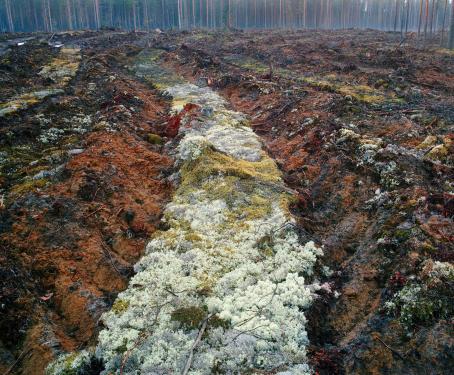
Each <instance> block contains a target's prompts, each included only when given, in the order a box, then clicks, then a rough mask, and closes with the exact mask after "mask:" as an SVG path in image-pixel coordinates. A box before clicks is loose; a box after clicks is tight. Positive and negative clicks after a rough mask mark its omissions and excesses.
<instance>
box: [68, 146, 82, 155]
mask: <svg viewBox="0 0 454 375" xmlns="http://www.w3.org/2000/svg"><path fill="white" fill-rule="evenodd" d="M84 151H85V150H84V149H83V148H75V149H72V150H69V151H68V155H69V156H74V155H79V154H81V153H82V152H84Z"/></svg>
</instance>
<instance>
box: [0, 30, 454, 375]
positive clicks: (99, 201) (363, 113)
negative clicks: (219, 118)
mask: <svg viewBox="0 0 454 375" xmlns="http://www.w3.org/2000/svg"><path fill="white" fill-rule="evenodd" d="M50 37H51V36H50V35H45V34H30V35H2V36H0V103H1V104H0V113H1V114H2V115H1V116H0V198H1V201H0V206H1V207H0V259H1V262H0V283H1V284H0V369H1V371H3V372H5V373H10V374H12V373H17V374H42V373H43V372H44V368H45V366H46V364H47V363H48V362H49V361H50V360H51V359H52V358H54V356H55V355H57V354H58V353H60V352H64V351H72V350H75V349H80V348H83V347H86V346H88V345H90V344H93V343H94V342H95V340H96V334H97V332H98V330H99V328H100V327H99V324H98V319H99V317H100V315H101V314H102V312H104V311H106V310H107V309H109V308H110V307H111V305H112V303H113V300H114V298H115V296H116V294H117V293H118V292H119V291H121V290H123V289H124V288H125V287H126V285H127V281H128V279H129V277H130V276H131V275H132V272H133V270H132V266H133V264H134V263H135V262H136V261H137V260H138V259H139V258H140V256H141V254H142V252H143V250H144V245H145V243H146V241H147V239H148V238H149V237H150V235H151V234H152V233H153V232H154V231H155V230H156V229H158V228H159V226H160V218H161V214H162V209H163V207H164V205H165V203H166V202H167V201H168V200H169V198H170V197H171V195H172V191H173V189H174V186H173V185H172V178H171V175H172V173H173V170H172V168H173V167H172V166H173V162H172V158H171V156H170V155H171V153H172V150H171V147H169V146H168V145H169V144H170V143H168V145H167V146H166V142H167V141H168V140H170V139H171V138H172V137H173V136H174V135H175V134H174V131H173V127H174V125H175V123H174V122H175V119H174V118H173V117H171V116H170V115H169V113H168V109H169V98H166V97H164V96H162V95H160V93H159V91H158V90H156V89H155V87H154V86H153V83H152V82H141V81H140V79H138V78H136V77H135V76H134V75H133V74H132V72H131V70H130V67H131V66H132V64H133V62H134V59H135V57H136V56H137V55H138V54H139V53H140V52H142V51H143V50H144V49H150V50H152V51H158V52H159V53H158V54H157V55H156V56H158V59H159V62H160V64H162V65H163V66H165V67H167V68H169V69H171V70H174V71H176V72H178V73H179V74H181V75H183V76H184V77H185V78H186V79H187V80H189V81H193V82H196V83H198V84H199V85H209V86H211V87H213V88H214V89H216V90H218V91H219V92H220V93H221V94H222V95H223V96H224V97H225V98H226V99H227V100H228V101H229V103H230V105H231V106H232V108H234V109H236V110H239V111H241V112H244V113H246V114H248V115H249V116H250V118H251V126H252V127H253V129H254V131H255V132H256V133H257V134H258V135H260V136H261V138H262V140H263V143H264V145H265V147H266V149H267V151H268V153H269V154H270V156H272V157H273V158H274V159H275V160H276V161H277V163H278V165H279V167H280V168H281V170H282V172H283V173H284V176H285V180H286V182H287V184H288V186H290V187H291V188H292V189H294V191H295V194H296V196H297V199H296V200H295V202H296V203H295V204H294V206H293V214H294V215H295V217H296V219H297V221H298V228H299V230H300V232H301V236H302V238H306V239H313V240H315V241H316V242H317V243H318V244H320V245H323V246H324V252H325V256H324V258H323V264H324V265H325V266H326V267H329V269H327V268H323V269H320V270H319V274H318V277H319V278H320V280H321V282H322V283H323V285H324V288H323V289H322V291H321V292H320V296H319V298H318V299H317V301H316V303H315V304H314V305H313V307H312V308H311V310H310V311H308V312H307V316H308V320H309V327H308V330H309V338H310V341H311V347H310V353H309V358H310V362H311V364H312V365H313V367H314V369H315V370H316V371H317V373H318V374H330V375H335V374H448V373H450V369H451V368H452V366H453V365H454V355H453V338H452V337H453V325H452V323H453V297H454V294H453V283H454V271H453V269H452V262H453V260H454V255H453V254H454V253H453V251H454V248H453V247H454V246H453V239H454V238H453V233H454V231H453V229H454V225H453V215H454V194H453V192H454V189H453V181H454V180H453V167H454V157H453V151H454V143H453V142H454V132H453V130H454V54H453V53H452V51H451V52H450V51H447V50H443V49H440V48H439V47H438V45H437V41H436V40H434V41H432V42H428V43H427V44H426V45H422V44H421V43H420V42H418V41H417V40H416V39H415V38H414V37H410V38H409V39H407V40H406V41H405V42H404V43H401V42H400V40H399V36H398V35H397V34H393V33H384V32H375V31H346V32H343V33H340V32H327V31H326V32H315V31H298V32H296V31H295V32H293V31H292V32H290V31H286V32H284V31H279V32H277V31H276V32H271V31H267V32H247V33H243V32H240V31H236V32H233V31H232V32H198V31H194V32H182V33H173V32H169V33H157V32H153V33H135V34H134V33H123V32H118V31H102V32H75V33H66V34H59V35H55V36H54V37H53V38H52V39H51V40H50V42H49V39H50ZM19 38H20V39H19ZM19 42H25V44H23V45H20V46H19V45H18V43H19ZM56 42H62V43H63V44H64V45H65V46H64V48H73V49H72V50H71V51H70V53H69V52H68V54H67V56H69V57H68V58H67V60H64V59H63V58H62V56H63V54H62V51H61V48H58V47H56V46H55V45H56ZM79 49H80V51H78V50H79ZM79 55H80V57H79ZM74 56H76V57H77V58H74ZM68 59H69V60H68ZM44 67H51V68H48V69H44V70H43V68H44ZM49 69H50V71H51V72H52V74H46V72H48V71H49ZM72 69H73V70H74V74H72V73H71V72H72ZM52 90H53V91H52ZM44 91H45V92H46V95H45V96H44V97H41V96H43V95H42V94H39V95H38V97H36V95H35V94H36V92H39V93H42V92H44ZM30 93H35V94H34V95H33V96H32V97H31V96H30ZM40 95H41V96H40ZM18 101H19V102H18ZM17 103H19V104H20V105H19V106H18V107H17Z"/></svg>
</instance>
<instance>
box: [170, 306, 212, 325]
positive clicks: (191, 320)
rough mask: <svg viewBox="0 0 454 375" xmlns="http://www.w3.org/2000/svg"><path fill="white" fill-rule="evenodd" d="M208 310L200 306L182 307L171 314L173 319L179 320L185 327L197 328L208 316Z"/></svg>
mask: <svg viewBox="0 0 454 375" xmlns="http://www.w3.org/2000/svg"><path fill="white" fill-rule="evenodd" d="M206 316H207V312H206V311H205V310H204V309H202V308H201V307H198V306H191V307H182V308H180V309H176V310H174V311H173V312H172V314H171V319H172V320H173V321H175V322H179V323H180V324H181V325H182V326H183V327H184V328H185V329H188V330H191V329H196V328H198V327H199V326H200V324H201V323H202V321H203V320H204V319H205V318H206Z"/></svg>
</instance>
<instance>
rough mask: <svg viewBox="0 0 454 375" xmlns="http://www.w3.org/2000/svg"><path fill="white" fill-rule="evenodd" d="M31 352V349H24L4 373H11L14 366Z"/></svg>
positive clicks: (6, 374)
mask: <svg viewBox="0 0 454 375" xmlns="http://www.w3.org/2000/svg"><path fill="white" fill-rule="evenodd" d="M30 352H31V349H24V350H23V351H22V352H21V353H20V354H19V357H17V359H16V361H15V362H14V363H13V364H12V365H11V367H10V368H9V369H8V370H6V372H5V373H4V375H8V374H10V373H11V371H13V369H14V367H16V366H17V364H19V363H20V361H22V359H23V358H24V357H25V356H26V355H27V354H28V353H30Z"/></svg>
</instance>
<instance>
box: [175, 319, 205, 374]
mask: <svg viewBox="0 0 454 375" xmlns="http://www.w3.org/2000/svg"><path fill="white" fill-rule="evenodd" d="M210 318H211V315H210V316H208V317H207V318H205V320H204V321H203V323H202V326H201V327H200V330H199V334H198V335H197V338H196V339H195V341H194V343H193V344H192V347H191V351H190V352H189V357H188V360H187V361H186V366H184V369H183V372H182V373H181V375H187V374H188V372H189V370H190V368H191V365H192V359H193V358H194V350H195V349H196V348H197V346H198V345H199V344H200V341H202V336H203V334H204V333H205V330H206V328H207V324H208V320H209V319H210Z"/></svg>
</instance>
